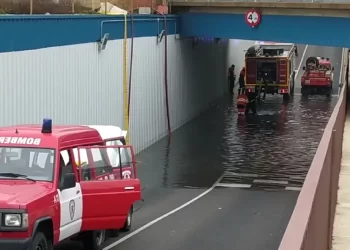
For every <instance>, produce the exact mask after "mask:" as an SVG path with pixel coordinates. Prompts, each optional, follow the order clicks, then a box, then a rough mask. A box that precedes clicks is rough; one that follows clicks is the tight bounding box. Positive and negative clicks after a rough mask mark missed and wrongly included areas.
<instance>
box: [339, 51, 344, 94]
mask: <svg viewBox="0 0 350 250" xmlns="http://www.w3.org/2000/svg"><path fill="white" fill-rule="evenodd" d="M344 51H345V49H344V48H343V49H342V53H341V63H340V74H339V83H338V96H339V95H340V88H339V85H340V84H342V83H343V67H344Z"/></svg>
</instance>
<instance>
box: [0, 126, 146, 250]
mask: <svg viewBox="0 0 350 250" xmlns="http://www.w3.org/2000/svg"><path fill="white" fill-rule="evenodd" d="M117 144H118V143H117ZM112 151H113V153H112ZM122 152H124V154H126V152H127V155H128V156H129V157H123V153H122ZM82 161H84V162H82ZM125 168H127V170H128V171H129V170H132V174H130V175H125V174H123V171H124V169H125ZM118 170H119V171H118ZM0 190H1V192H0V218H1V220H0V249H6V250H22V249H23V250H28V249H53V248H52V247H53V246H55V245H57V244H58V243H60V242H62V241H64V240H66V239H72V240H79V241H82V242H83V244H84V247H85V249H87V250H100V249H102V246H103V242H104V241H105V237H106V232H107V231H111V232H115V231H119V230H126V231H127V230H129V229H130V226H131V218H132V213H133V205H134V203H135V202H136V201H138V200H140V199H141V190H140V181H139V179H138V178H137V173H136V166H135V157H134V153H133V148H132V146H127V145H108V144H107V145H106V140H104V139H103V138H102V137H101V134H100V132H99V131H97V130H96V129H94V128H91V127H88V126H52V121H51V120H50V119H47V120H44V122H43V124H42V126H41V125H19V126H11V127H5V128H0Z"/></svg>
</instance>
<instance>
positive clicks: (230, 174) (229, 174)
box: [224, 171, 258, 178]
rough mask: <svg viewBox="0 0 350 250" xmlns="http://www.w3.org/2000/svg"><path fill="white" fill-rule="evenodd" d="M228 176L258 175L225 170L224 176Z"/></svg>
mask: <svg viewBox="0 0 350 250" xmlns="http://www.w3.org/2000/svg"><path fill="white" fill-rule="evenodd" d="M229 176H240V177H253V178H257V177H258V175H257V174H248V173H235V172H230V171H226V172H225V175H224V177H229Z"/></svg>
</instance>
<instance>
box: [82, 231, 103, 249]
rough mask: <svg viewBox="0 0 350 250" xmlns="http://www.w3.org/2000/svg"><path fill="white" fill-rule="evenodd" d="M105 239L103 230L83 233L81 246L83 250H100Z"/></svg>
mask: <svg viewBox="0 0 350 250" xmlns="http://www.w3.org/2000/svg"><path fill="white" fill-rule="evenodd" d="M105 239H106V231H105V230H97V231H88V232H84V237H83V245H84V249H85V250H101V249H102V246H103V243H104V242H105Z"/></svg>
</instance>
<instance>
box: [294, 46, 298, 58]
mask: <svg viewBox="0 0 350 250" xmlns="http://www.w3.org/2000/svg"><path fill="white" fill-rule="evenodd" d="M294 54H295V56H298V47H297V46H295V48H294Z"/></svg>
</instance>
